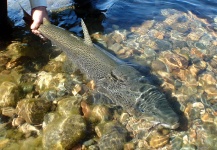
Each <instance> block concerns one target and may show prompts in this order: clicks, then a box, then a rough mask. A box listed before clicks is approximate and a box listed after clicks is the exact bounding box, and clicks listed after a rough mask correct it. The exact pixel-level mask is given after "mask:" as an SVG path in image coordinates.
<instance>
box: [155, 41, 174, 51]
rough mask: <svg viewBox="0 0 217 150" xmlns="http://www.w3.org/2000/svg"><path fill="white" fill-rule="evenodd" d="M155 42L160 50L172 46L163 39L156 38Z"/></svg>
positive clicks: (169, 48)
mask: <svg viewBox="0 0 217 150" xmlns="http://www.w3.org/2000/svg"><path fill="white" fill-rule="evenodd" d="M156 44H157V47H158V49H159V50H160V51H166V50H171V48H172V45H171V43H170V42H168V41H165V40H157V41H156Z"/></svg>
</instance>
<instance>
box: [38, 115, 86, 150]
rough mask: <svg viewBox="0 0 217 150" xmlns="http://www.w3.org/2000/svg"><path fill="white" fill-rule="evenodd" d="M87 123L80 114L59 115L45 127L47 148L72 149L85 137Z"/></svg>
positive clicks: (44, 136)
mask: <svg viewBox="0 0 217 150" xmlns="http://www.w3.org/2000/svg"><path fill="white" fill-rule="evenodd" d="M85 133H86V123H85V121H84V119H83V117H81V116H80V115H70V116H67V117H60V116H59V117H57V118H55V119H54V120H53V121H51V122H50V123H49V124H48V125H47V126H46V127H45V128H44V129H43V137H42V143H43V148H44V149H45V150H49V149H71V148H72V147H73V146H75V145H76V144H78V143H79V142H81V140H82V139H83V138H84V137H85Z"/></svg>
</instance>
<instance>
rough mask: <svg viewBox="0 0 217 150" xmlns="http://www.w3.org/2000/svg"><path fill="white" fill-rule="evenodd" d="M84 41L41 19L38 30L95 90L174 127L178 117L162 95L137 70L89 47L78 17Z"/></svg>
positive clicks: (85, 29)
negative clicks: (91, 82) (58, 49)
mask: <svg viewBox="0 0 217 150" xmlns="http://www.w3.org/2000/svg"><path fill="white" fill-rule="evenodd" d="M82 27H83V31H84V36H85V40H83V39H81V38H79V37H77V36H75V35H72V33H70V32H68V31H66V30H64V29H61V28H59V27H56V26H54V25H52V24H50V23H49V22H48V21H46V20H44V24H42V25H41V26H40V28H39V29H38V30H39V31H40V32H41V33H42V34H43V35H44V36H45V37H47V38H48V39H50V40H51V41H52V42H53V43H54V44H56V45H57V46H58V47H59V48H61V49H62V50H63V51H64V52H65V53H66V55H67V57H68V58H69V59H70V60H71V61H72V62H73V63H74V64H75V65H76V66H77V67H78V68H79V69H80V70H81V72H82V73H84V74H85V75H86V76H87V77H88V78H89V79H91V80H94V81H95V83H96V89H97V91H98V92H100V93H103V94H104V95H105V96H107V97H108V98H110V99H111V100H112V101H113V102H114V103H115V104H117V105H120V106H122V107H123V108H124V109H125V110H126V111H128V113H130V114H131V115H136V116H143V114H145V115H149V116H151V117H154V119H155V121H156V122H158V123H161V124H162V125H164V126H165V127H168V128H172V129H175V128H177V127H178V126H179V123H178V122H179V117H178V115H177V114H176V113H175V112H174V111H173V109H172V108H171V107H170V105H169V103H168V101H167V100H166V98H165V95H164V94H162V93H161V92H159V90H158V89H157V88H156V87H155V86H153V85H151V84H150V83H149V82H148V81H147V80H146V79H145V77H143V76H142V75H141V74H140V72H138V71H137V70H136V69H134V68H133V67H131V66H128V65H126V64H120V63H119V62H117V61H116V59H113V58H112V57H111V56H109V55H107V54H106V53H104V52H103V51H102V50H100V49H98V48H96V47H95V46H93V44H92V42H91V40H90V37H89V34H88V32H87V28H86V26H85V24H84V22H83V20H82Z"/></svg>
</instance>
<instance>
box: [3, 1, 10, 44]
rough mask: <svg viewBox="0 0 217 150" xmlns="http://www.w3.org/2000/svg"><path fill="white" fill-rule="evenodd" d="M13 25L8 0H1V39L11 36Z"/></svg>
mask: <svg viewBox="0 0 217 150" xmlns="http://www.w3.org/2000/svg"><path fill="white" fill-rule="evenodd" d="M11 32H12V27H11V25H10V24H9V21H8V16H7V0H0V41H1V40H7V39H9V38H10V37H11Z"/></svg>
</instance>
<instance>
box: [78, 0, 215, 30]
mask: <svg viewBox="0 0 217 150" xmlns="http://www.w3.org/2000/svg"><path fill="white" fill-rule="evenodd" d="M74 2H75V6H76V14H77V15H78V16H79V17H82V18H83V17H84V18H85V19H87V20H92V21H93V20H95V21H96V20H98V26H101V25H103V27H105V32H112V30H113V29H112V25H118V26H119V29H126V30H129V29H130V28H131V27H132V26H140V25H141V24H142V23H143V22H144V21H146V20H153V19H154V20H157V21H158V20H159V21H160V20H163V19H164V17H163V16H162V15H161V10H162V9H176V10H178V11H181V12H186V13H188V12H189V11H190V12H192V13H194V14H196V15H197V16H199V17H202V18H207V19H209V20H210V21H212V20H213V17H214V16H213V14H217V10H216V9H215V5H216V4H217V2H216V1H214V0H205V1H200V0H199V1H198V0H190V1H181V0H168V1H164V0H154V1H148V0H133V1H132V0H110V1H109V0H103V1H99V0H84V1H82V0H74ZM204 6H205V7H204ZM101 21H103V22H102V23H101ZM96 23H97V21H96ZM93 26H95V25H93ZM99 30H100V31H102V28H99Z"/></svg>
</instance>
